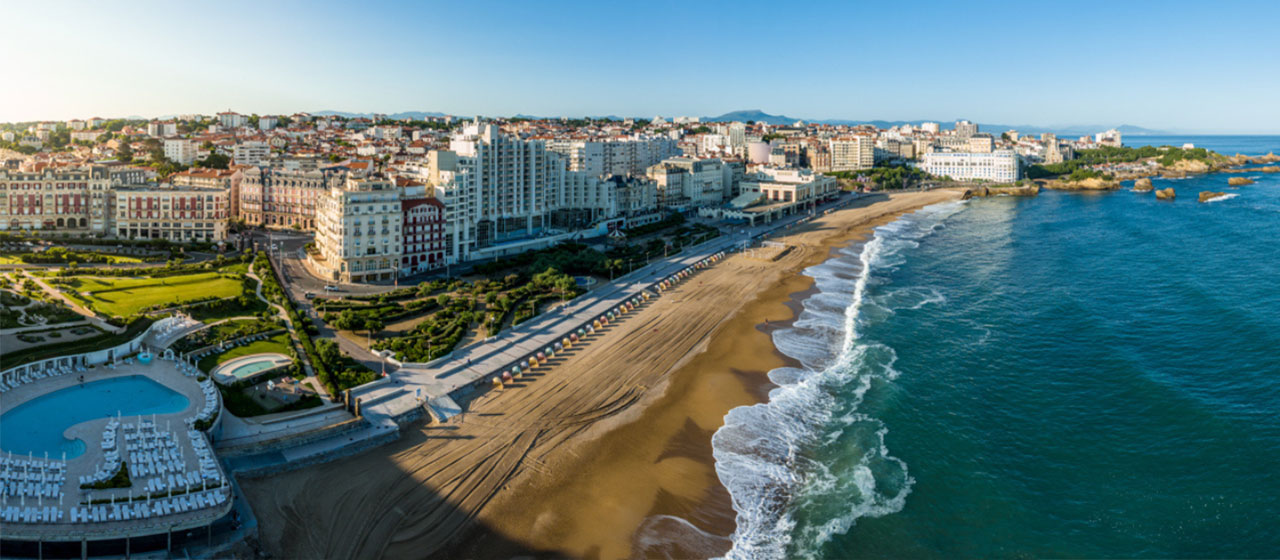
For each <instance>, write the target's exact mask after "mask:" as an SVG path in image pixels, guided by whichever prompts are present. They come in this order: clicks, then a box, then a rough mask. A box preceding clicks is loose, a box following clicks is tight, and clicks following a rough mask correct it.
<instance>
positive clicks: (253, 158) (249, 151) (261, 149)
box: [231, 142, 271, 167]
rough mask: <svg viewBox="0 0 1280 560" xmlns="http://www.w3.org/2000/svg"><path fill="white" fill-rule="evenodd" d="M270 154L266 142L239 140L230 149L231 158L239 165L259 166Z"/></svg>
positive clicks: (269, 147)
mask: <svg viewBox="0 0 1280 560" xmlns="http://www.w3.org/2000/svg"><path fill="white" fill-rule="evenodd" d="M270 155H271V146H268V145H267V143H266V142H241V143H239V144H236V145H235V147H234V148H232V149H231V159H232V160H234V161H235V162H236V163H237V164H240V165H252V166H255V167H256V166H259V165H262V162H264V161H266V160H267V158H268V157H269V156H270Z"/></svg>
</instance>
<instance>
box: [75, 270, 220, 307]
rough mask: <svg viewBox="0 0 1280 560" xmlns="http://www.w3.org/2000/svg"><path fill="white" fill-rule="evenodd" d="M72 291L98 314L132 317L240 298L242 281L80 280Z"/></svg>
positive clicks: (208, 277) (210, 277)
mask: <svg viewBox="0 0 1280 560" xmlns="http://www.w3.org/2000/svg"><path fill="white" fill-rule="evenodd" d="M71 287H72V289H73V290H75V291H76V292H79V294H78V296H77V297H76V299H79V300H80V301H82V302H84V303H85V304H86V305H88V306H89V307H91V308H93V309H94V310H95V311H99V312H102V313H105V314H107V315H113V316H114V315H119V316H121V317H128V316H130V315H133V314H134V313H137V312H138V311H141V310H142V309H145V308H147V307H151V306H153V305H160V304H168V303H177V302H182V301H190V300H194V299H198V298H209V297H218V298H225V297H234V296H238V295H240V292H241V283H240V279H239V278H236V277H234V276H226V275H223V274H219V273H217V272H202V273H199V274H185V275H181V276H165V277H161V278H112V277H89V276H78V277H76V278H74V279H73V280H71Z"/></svg>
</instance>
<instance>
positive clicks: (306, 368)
mask: <svg viewBox="0 0 1280 560" xmlns="http://www.w3.org/2000/svg"><path fill="white" fill-rule="evenodd" d="M256 265H257V263H256V262H254V263H250V264H249V271H248V272H246V273H245V276H248V277H249V278H252V279H253V280H254V281H255V282H257V283H258V287H257V289H255V290H254V293H255V294H256V295H257V296H258V299H260V300H262V301H263V303H266V304H267V305H269V306H271V307H273V308H275V310H276V313H277V314H279V315H280V318H281V320H283V321H284V325H285V328H286V329H288V330H289V339H290V340H292V341H293V348H294V350H295V351H296V352H297V354H298V359H299V360H301V361H302V371H303V372H304V373H306V375H307V376H306V378H304V379H303V381H304V382H308V383H310V384H311V387H312V388H313V389H315V390H316V392H317V393H319V394H320V395H323V396H324V397H326V398H328V399H329V400H330V401H332V400H333V395H330V394H329V390H328V389H327V388H326V387H325V386H324V384H323V383H321V382H320V380H319V379H317V378H316V372H315V368H314V367H313V366H312V365H311V356H308V355H307V352H306V350H305V349H304V348H303V347H302V341H301V340H299V339H298V330H297V328H296V326H295V325H294V324H293V320H292V319H290V318H289V312H288V311H286V310H285V308H284V306H281V305H279V304H277V303H272V302H271V301H270V300H268V299H267V298H266V296H264V295H262V278H260V277H258V274H257V272H255V271H254V267H255V266H256ZM278 280H279V279H277V281H278Z"/></svg>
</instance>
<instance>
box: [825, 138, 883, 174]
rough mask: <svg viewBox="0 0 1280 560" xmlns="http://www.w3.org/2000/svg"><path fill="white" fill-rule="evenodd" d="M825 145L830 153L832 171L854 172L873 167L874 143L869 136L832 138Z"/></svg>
mask: <svg viewBox="0 0 1280 560" xmlns="http://www.w3.org/2000/svg"><path fill="white" fill-rule="evenodd" d="M827 145H828V149H829V150H830V152H831V170H832V171H856V170H859V169H871V168H872V167H873V166H875V163H876V143H875V139H873V138H872V137H870V136H861V135H857V136H845V137H841V138H832V139H831V140H829V141H828V143H827Z"/></svg>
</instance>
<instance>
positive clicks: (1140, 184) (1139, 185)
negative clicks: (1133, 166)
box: [1133, 177, 1154, 192]
mask: <svg viewBox="0 0 1280 560" xmlns="http://www.w3.org/2000/svg"><path fill="white" fill-rule="evenodd" d="M1152 188H1154V187H1152V186H1151V178H1150V177H1143V178H1141V179H1138V180H1137V181H1134V182H1133V190H1134V191H1135V192H1151V189H1152Z"/></svg>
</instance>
